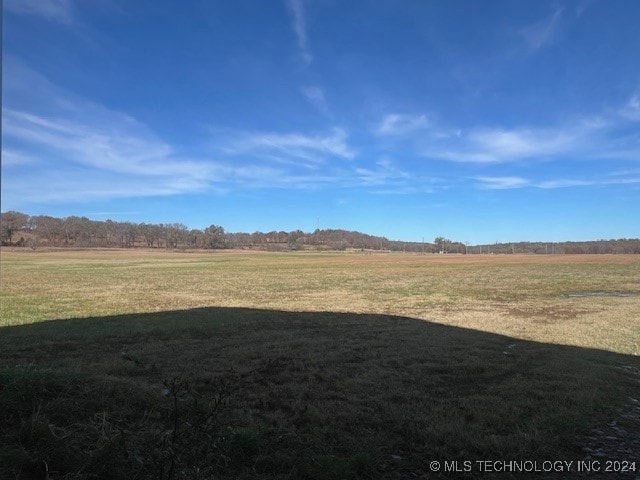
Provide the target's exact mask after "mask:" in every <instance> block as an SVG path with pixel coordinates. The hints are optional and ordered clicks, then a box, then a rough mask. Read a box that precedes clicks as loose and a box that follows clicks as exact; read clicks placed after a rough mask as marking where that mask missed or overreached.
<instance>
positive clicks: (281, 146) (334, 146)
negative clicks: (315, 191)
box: [223, 128, 355, 167]
mask: <svg viewBox="0 0 640 480" xmlns="http://www.w3.org/2000/svg"><path fill="white" fill-rule="evenodd" d="M347 138H348V135H347V132H346V131H345V130H343V129H341V128H334V129H333V130H332V131H331V132H330V133H328V134H324V135H306V134H302V133H274V132H253V133H244V134H241V135H239V136H238V138H237V139H236V140H234V141H233V142H232V143H231V144H230V145H227V146H226V147H224V148H223V151H224V152H225V153H228V154H236V155H237V154H247V153H251V154H255V155H263V156H267V157H269V158H272V159H274V160H281V161H282V162H285V163H286V162H291V161H292V160H296V159H297V160H305V161H307V162H309V163H306V164H305V163H303V164H300V163H299V162H296V163H298V164H300V165H302V166H308V167H312V166H314V165H317V164H321V163H323V162H324V161H325V160H326V159H327V157H339V158H344V159H352V158H353V157H354V156H355V151H354V150H353V149H352V148H351V147H350V146H349V144H348V143H347Z"/></svg>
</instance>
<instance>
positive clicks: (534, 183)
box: [474, 174, 640, 190]
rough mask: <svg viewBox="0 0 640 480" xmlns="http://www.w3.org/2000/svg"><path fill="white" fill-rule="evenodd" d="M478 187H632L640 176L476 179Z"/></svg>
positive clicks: (497, 188) (496, 188) (498, 188)
mask: <svg viewBox="0 0 640 480" xmlns="http://www.w3.org/2000/svg"><path fill="white" fill-rule="evenodd" d="M474 180H476V181H477V182H479V183H478V187H479V188H482V189H486V190H508V189H515V188H525V187H529V188H539V189H544V190H554V189H560V188H572V187H591V186H607V185H630V184H638V183H640V176H638V175H637V174H636V175H635V176H630V177H626V178H619V177H618V178H616V176H615V175H613V174H610V175H609V176H605V177H600V178H597V179H587V178H555V179H547V180H531V179H527V178H522V177H509V176H505V177H474Z"/></svg>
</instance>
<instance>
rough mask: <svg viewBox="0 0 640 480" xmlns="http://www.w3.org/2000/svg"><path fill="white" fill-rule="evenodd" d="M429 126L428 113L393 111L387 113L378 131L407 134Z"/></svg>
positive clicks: (381, 133)
mask: <svg viewBox="0 0 640 480" xmlns="http://www.w3.org/2000/svg"><path fill="white" fill-rule="evenodd" d="M427 127H429V119H428V118H427V116H426V115H415V114H405V113H391V114H388V115H386V116H385V117H384V118H383V119H382V121H381V122H380V124H379V125H378V127H377V128H376V132H377V133H378V134H380V135H405V134H409V133H413V132H415V131H417V130H422V129H425V128H427Z"/></svg>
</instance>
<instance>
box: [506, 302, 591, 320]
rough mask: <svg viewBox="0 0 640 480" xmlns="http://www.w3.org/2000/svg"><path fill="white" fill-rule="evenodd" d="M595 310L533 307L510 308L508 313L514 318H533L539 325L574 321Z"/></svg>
mask: <svg viewBox="0 0 640 480" xmlns="http://www.w3.org/2000/svg"><path fill="white" fill-rule="evenodd" d="M593 312H594V310H590V309H586V308H568V307H555V306H550V307H537V308H536V307H532V308H509V309H507V313H508V314H509V315H511V316H513V317H520V318H533V320H534V321H535V322H538V323H551V322H553V321H558V320H572V319H574V318H577V317H579V316H581V315H586V314H588V313H593Z"/></svg>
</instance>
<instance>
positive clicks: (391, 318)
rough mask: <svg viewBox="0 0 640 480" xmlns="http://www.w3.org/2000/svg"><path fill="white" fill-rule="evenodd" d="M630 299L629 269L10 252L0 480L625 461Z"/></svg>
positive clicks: (632, 263) (633, 394)
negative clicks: (613, 431)
mask: <svg viewBox="0 0 640 480" xmlns="http://www.w3.org/2000/svg"><path fill="white" fill-rule="evenodd" d="M589 293H593V295H587V294H589ZM595 293H597V295H596V294H595ZM639 293H640V259H639V258H637V257H621V256H610V257H605V256H593V257H587V256H584V257H533V256H530V257H507V256H504V257H498V256H496V257H494V258H490V257H489V256H484V257H479V256H478V257H474V256H469V257H449V258H443V257H434V256H419V255H391V254H390V255H363V254H330V253H327V254H320V255H315V254H307V253H296V254H288V253H287V254H285V253H278V254H275V253H272V254H267V253H264V254H260V253H238V252H216V253H172V252H150V251H141V252H120V251H79V252H67V251H62V252H35V253H34V252H24V253H23V252H10V251H3V252H2V299H1V302H2V322H3V325H4V326H3V327H1V328H0V412H2V413H0V445H2V447H3V448H0V478H25V479H26V478H42V479H44V478H56V479H58V478H65V479H80V478H87V479H88V478H118V479H119V478H123V479H124V478H141V479H147V478H148V479H151V478H153V479H178V478H201V479H213V478H216V479H217V478H229V479H230V478H309V479H315V478H319V479H341V478H426V477H429V478H433V476H436V477H437V478H459V477H460V476H461V473H454V472H445V471H444V470H440V471H438V472H436V473H434V472H432V471H431V463H430V462H432V461H434V460H438V461H443V462H444V461H455V460H458V461H459V462H463V461H465V460H472V461H473V460H477V459H483V460H504V459H507V460H510V459H511V460H538V461H542V460H575V461H577V460H580V459H588V455H590V453H588V452H589V450H585V449H587V448H588V449H590V451H591V452H593V451H596V453H600V454H602V455H604V456H603V457H597V458H600V459H611V460H614V459H616V460H625V459H626V460H636V461H638V460H640V459H638V458H637V451H636V457H635V458H634V457H633V455H632V454H631V453H625V452H626V451H627V450H629V451H631V450H630V449H631V448H632V447H633V445H634V444H633V442H634V439H636V440H640V432H638V430H637V427H638V425H637V423H635V421H634V419H633V418H632V417H629V415H628V412H629V411H631V410H632V409H633V406H634V405H635V403H634V401H636V402H637V401H638V400H640V362H639V359H638V354H639V353H640V352H639V351H638V348H639V347H638V339H639V338H640V331H639V330H638V329H639V325H638V323H639V322H638V312H640V308H639V306H640V298H639V295H638V294H639ZM580 295H584V296H580ZM612 422H616V423H615V424H613V425H615V426H617V428H619V429H620V431H621V432H622V433H620V432H619V433H618V434H611V432H610V430H611V429H612V428H613V427H612V426H611V425H612ZM594 429H596V430H597V431H600V432H601V434H594V433H593V431H594ZM594 435H595V436H594ZM612 435H614V436H616V435H617V437H619V438H617V439H616V441H615V442H614V441H613V440H606V441H605V440H603V439H604V438H605V437H611V436H612ZM598 437H601V438H598ZM612 438H613V437H612ZM599 442H600V443H599ZM602 442H605V443H602ZM605 444H606V445H605ZM598 450H599V451H598ZM593 458H596V457H593ZM442 465H444V464H442ZM545 475H546V474H545ZM47 476H48V477H47ZM463 476H466V477H467V478H493V477H492V475H490V474H487V473H481V472H479V471H477V470H476V471H471V472H467V473H465V474H464V475H463ZM511 476H512V475H509V474H505V473H501V474H500V475H499V476H496V477H495V478H510V477H511ZM547 476H548V477H552V476H553V475H552V474H551V473H549V475H547ZM569 476H571V475H568V474H565V475H564V477H563V475H561V474H558V476H557V478H566V477H569ZM513 477H514V478H524V477H523V475H522V474H519V475H513ZM589 478H598V477H597V476H590V477H589ZM602 478H606V477H602ZM619 478H635V474H632V473H629V474H628V475H627V476H626V477H625V476H624V475H621V476H620V477H619Z"/></svg>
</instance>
